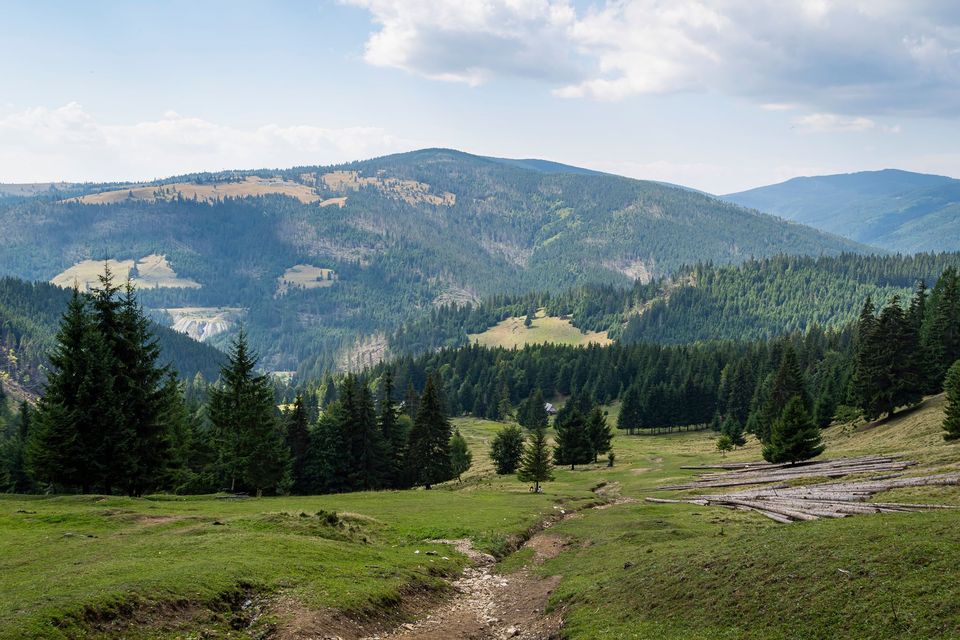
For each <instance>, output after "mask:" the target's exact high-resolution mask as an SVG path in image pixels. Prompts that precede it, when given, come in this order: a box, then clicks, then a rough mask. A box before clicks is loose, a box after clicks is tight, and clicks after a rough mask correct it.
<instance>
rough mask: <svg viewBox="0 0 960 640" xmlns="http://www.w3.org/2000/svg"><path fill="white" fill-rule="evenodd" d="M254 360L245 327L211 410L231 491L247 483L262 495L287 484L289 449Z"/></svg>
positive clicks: (213, 396) (233, 347)
mask: <svg viewBox="0 0 960 640" xmlns="http://www.w3.org/2000/svg"><path fill="white" fill-rule="evenodd" d="M256 364H257V357H256V355H255V354H253V353H252V352H251V351H250V349H249V347H248V345H247V335H246V331H244V330H243V328H241V329H240V332H239V334H238V335H237V338H236V339H235V340H234V341H233V343H232V345H231V347H230V351H229V353H228V354H227V363H226V364H225V365H224V366H223V367H222V368H221V370H220V378H221V382H220V384H219V385H217V386H215V387H213V388H212V389H211V390H210V405H209V412H210V422H211V424H212V425H213V428H214V432H215V434H216V438H217V443H218V448H219V459H220V465H221V468H222V470H223V473H224V477H225V479H226V480H227V481H228V482H229V486H230V489H231V490H236V489H237V488H240V487H244V488H248V489H252V490H254V491H255V492H256V494H257V495H258V496H259V495H262V494H263V492H265V491H270V492H283V491H284V490H285V489H286V488H289V482H290V453H289V450H288V449H287V445H286V442H285V441H284V437H283V431H282V428H281V426H280V423H279V420H277V417H276V408H275V407H274V403H273V390H272V389H271V387H270V382H269V380H268V378H267V376H265V375H258V374H257V373H256V371H255V368H256Z"/></svg>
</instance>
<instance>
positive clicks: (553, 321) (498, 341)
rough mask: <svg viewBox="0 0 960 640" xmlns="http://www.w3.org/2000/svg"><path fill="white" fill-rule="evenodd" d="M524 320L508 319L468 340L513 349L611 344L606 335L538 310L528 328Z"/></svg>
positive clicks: (520, 318)
mask: <svg viewBox="0 0 960 640" xmlns="http://www.w3.org/2000/svg"><path fill="white" fill-rule="evenodd" d="M523 320H524V319H523V318H522V317H517V318H507V319H506V320H504V321H503V322H501V323H499V324H497V325H495V326H493V327H490V328H489V329H487V330H486V331H484V332H483V333H478V334H473V335H470V336H469V338H470V341H471V342H476V343H478V344H481V345H483V346H485V347H503V348H504V349H513V348H517V347H523V346H524V345H526V344H545V343H551V342H552V343H554V344H563V345H571V346H585V345H587V344H590V343H595V344H610V342H611V341H610V338H608V337H607V334H606V333H599V332H591V333H583V332H581V331H580V330H579V329H577V328H576V327H575V326H573V325H572V324H570V321H569V320H562V319H560V318H552V317H547V316H546V315H545V314H544V312H543V311H542V310H541V311H538V312H537V315H536V317H535V319H534V321H533V324H532V325H530V326H529V327H525V326H524V324H523Z"/></svg>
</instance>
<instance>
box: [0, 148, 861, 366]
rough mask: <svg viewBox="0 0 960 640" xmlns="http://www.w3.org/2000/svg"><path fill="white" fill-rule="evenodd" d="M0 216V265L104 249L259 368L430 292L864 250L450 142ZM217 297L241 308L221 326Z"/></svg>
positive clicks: (52, 261)
mask: <svg viewBox="0 0 960 640" xmlns="http://www.w3.org/2000/svg"><path fill="white" fill-rule="evenodd" d="M21 192H22V191H21ZM0 225H2V227H3V228H4V230H5V232H6V242H5V243H4V244H3V246H2V247H0V265H2V266H3V269H4V270H5V271H6V273H8V274H10V275H15V276H18V277H21V278H25V279H30V280H34V279H35V280H54V279H56V280H57V281H59V282H69V281H71V280H72V279H73V274H75V273H76V272H77V271H80V272H84V271H86V272H89V270H90V266H91V265H96V264H98V263H99V262H100V261H102V260H104V259H111V260H115V261H117V264H123V265H135V266H137V265H143V264H147V263H149V264H161V265H162V266H163V274H162V277H154V278H153V279H152V280H150V279H148V280H146V281H147V282H149V285H148V286H147V287H146V288H144V289H143V291H142V300H143V301H144V303H145V304H146V305H147V306H148V307H149V308H150V309H152V310H153V314H154V317H155V318H157V319H160V320H162V319H165V318H170V319H171V320H170V323H171V324H172V323H173V322H175V320H172V318H176V317H178V313H179V311H178V310H182V309H185V308H187V309H190V310H191V314H192V315H191V318H192V320H193V321H194V322H195V323H199V325H198V326H197V327H196V331H197V333H198V334H199V335H212V337H211V338H210V339H211V340H212V341H213V344H215V345H219V346H223V343H224V342H225V341H226V340H228V339H229V337H230V335H231V331H232V330H233V329H234V328H235V326H236V322H237V321H239V320H242V321H243V322H245V323H246V325H247V327H248V328H249V331H250V335H251V340H252V342H253V343H254V346H256V347H257V348H258V349H259V350H260V351H261V354H262V355H263V356H264V364H265V365H266V366H267V367H268V368H271V369H274V370H293V369H296V368H298V366H300V367H303V366H306V367H308V368H310V369H313V370H318V369H319V368H323V367H330V366H336V364H337V363H338V362H343V361H344V360H350V361H356V359H357V358H358V355H357V354H359V353H361V352H367V350H364V349H363V348H362V347H361V346H360V345H362V344H365V343H369V342H371V341H372V342H382V341H383V340H384V338H385V336H387V335H389V334H390V333H392V332H393V331H395V330H396V329H397V328H398V327H399V326H400V324H401V323H402V322H404V321H409V320H412V319H415V318H417V317H421V316H422V315H423V314H424V313H426V312H429V310H431V309H432V308H434V307H435V306H438V305H442V304H445V303H447V304H449V303H456V304H460V303H463V302H474V301H477V300H479V299H481V298H483V297H487V296H490V295H495V294H501V293H512V294H517V293H522V292H529V291H546V292H550V291H553V292H556V291H561V290H564V289H566V288H569V287H571V286H575V285H580V284H609V285H615V286H624V287H626V286H629V285H630V284H631V283H632V282H633V281H634V280H635V279H640V280H644V281H646V280H649V279H652V278H657V277H659V276H663V275H667V274H670V273H671V272H672V271H673V270H675V269H677V268H679V267H680V266H681V265H683V264H693V263H696V262H699V261H705V260H708V261H712V262H715V263H720V264H722V263H731V262H733V263H736V262H741V261H743V260H746V259H747V258H749V257H751V256H768V255H773V254H778V253H795V254H806V255H836V254H839V253H841V252H844V251H854V252H864V251H868V249H867V248H866V247H864V246H862V245H858V244H856V243H853V242H850V241H848V240H844V239H841V238H839V237H837V236H833V235H829V234H826V233H822V232H819V231H816V230H813V229H810V228H808V227H804V226H802V225H798V224H793V223H789V222H785V221H782V220H779V219H777V218H775V217H772V216H768V215H764V214H761V213H758V212H755V211H750V210H747V209H743V208H741V207H739V206H735V205H731V204H729V203H725V202H723V201H721V200H718V199H715V198H712V197H710V196H707V195H704V194H700V193H695V192H692V191H689V190H684V189H681V188H676V187H671V186H667V185H663V184H659V183H655V182H646V181H640V180H632V179H628V178H623V177H619V176H614V175H609V174H601V173H597V172H592V171H589V170H583V169H579V168H576V167H569V166H567V165H561V164H557V163H550V162H546V161H539V160H503V159H493V158H485V157H480V156H474V155H470V154H466V153H461V152H458V151H452V150H447V149H426V150H422V151H415V152H410V153H405V154H398V155H393V156H386V157H383V158H376V159H372V160H365V161H360V162H354V163H349V164H344V165H338V166H330V167H316V166H314V167H297V168H293V169H285V170H257V171H228V172H219V173H204V174H191V175H186V176H175V177H171V178H169V179H166V180H160V181H157V182H154V183H149V184H103V185H69V189H66V190H64V191H57V190H54V191H49V190H44V191H40V192H38V195H35V196H34V197H29V198H19V199H12V200H7V201H0ZM292 270H293V271H292ZM141 271H142V269H141ZM292 272H296V273H297V274H298V276H297V278H294V279H291V278H289V277H288V274H290V273H292ZM310 273H313V274H320V275H319V276H314V278H313V280H309V278H308V281H304V280H303V274H310ZM154 275H155V276H157V274H154ZM134 277H144V276H143V274H142V273H135V274H134ZM321 280H322V282H321ZM314 281H316V283H318V284H322V285H323V286H310V285H312V284H313V283H314ZM223 308H229V309H236V310H238V311H237V312H236V314H235V315H234V316H232V319H229V320H224V318H223V316H222V313H221V310H222V309H223ZM204 310H206V311H204ZM204 314H206V315H204ZM203 323H212V324H215V325H216V328H217V330H216V331H210V332H208V331H206V330H205V328H204V326H203ZM381 351H382V350H379V349H377V350H373V351H370V352H369V353H377V352H381ZM308 356H309V362H307V363H306V365H304V364H303V361H304V359H305V358H308ZM370 357H374V356H372V355H371V356H370ZM365 363H368V362H361V363H359V364H365Z"/></svg>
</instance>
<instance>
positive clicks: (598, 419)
mask: <svg viewBox="0 0 960 640" xmlns="http://www.w3.org/2000/svg"><path fill="white" fill-rule="evenodd" d="M586 430H587V439H588V440H589V441H590V449H591V451H592V452H593V461H594V462H596V461H597V458H598V456H599V455H600V454H601V453H606V452H608V451H610V445H611V444H612V443H613V432H612V431H611V430H610V425H609V424H607V414H606V413H604V411H603V409H601V408H600V407H599V406H596V407H594V408H593V409H591V410H590V413H589V414H588V415H587V425H586Z"/></svg>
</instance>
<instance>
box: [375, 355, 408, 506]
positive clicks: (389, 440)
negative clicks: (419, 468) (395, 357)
mask: <svg viewBox="0 0 960 640" xmlns="http://www.w3.org/2000/svg"><path fill="white" fill-rule="evenodd" d="M393 394H394V387H393V372H392V371H390V370H389V369H387V371H386V373H385V374H384V376H383V389H382V390H381V394H380V406H379V415H378V421H379V425H380V434H381V436H382V437H383V441H384V444H385V448H386V459H385V461H384V466H385V468H386V480H387V484H388V486H390V487H393V488H395V489H398V488H400V487H402V486H404V484H405V483H404V462H403V458H404V455H405V454H406V448H407V433H406V431H405V430H404V429H403V428H402V425H401V423H400V421H399V417H400V412H399V410H398V409H397V403H396V402H395V401H394V399H393Z"/></svg>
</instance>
